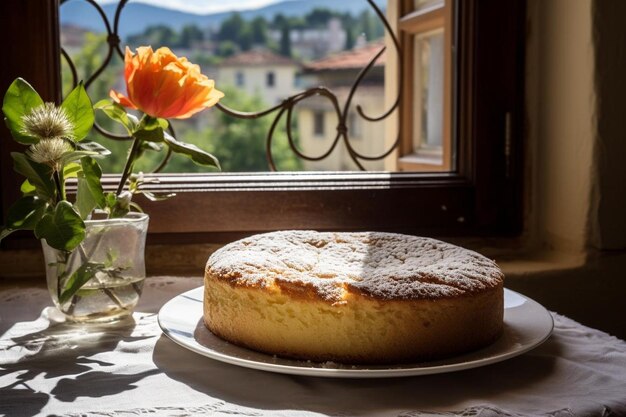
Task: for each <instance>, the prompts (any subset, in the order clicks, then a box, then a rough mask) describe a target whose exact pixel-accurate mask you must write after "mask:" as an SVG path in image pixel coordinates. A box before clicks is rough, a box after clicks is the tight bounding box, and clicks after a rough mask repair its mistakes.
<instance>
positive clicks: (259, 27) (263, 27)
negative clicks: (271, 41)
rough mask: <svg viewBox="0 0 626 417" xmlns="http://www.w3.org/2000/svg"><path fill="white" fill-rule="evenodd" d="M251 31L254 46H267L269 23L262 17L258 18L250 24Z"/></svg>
mask: <svg viewBox="0 0 626 417" xmlns="http://www.w3.org/2000/svg"><path fill="white" fill-rule="evenodd" d="M250 31H251V32H252V42H253V43H254V44H257V45H265V44H266V43H267V40H268V36H267V21H266V20H265V19H264V18H263V17H262V16H258V17H256V18H254V19H253V20H252V22H250Z"/></svg>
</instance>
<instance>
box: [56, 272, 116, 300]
mask: <svg viewBox="0 0 626 417" xmlns="http://www.w3.org/2000/svg"><path fill="white" fill-rule="evenodd" d="M104 268H105V265H104V264H103V263H95V262H85V263H84V264H82V265H81V266H80V267H79V268H78V269H77V270H76V271H75V272H74V273H73V274H72V275H71V276H70V277H69V278H68V280H67V281H66V282H65V286H64V288H63V291H62V292H61V295H60V296H59V303H60V304H65V303H66V302H67V301H69V300H70V298H72V296H73V295H74V294H76V292H77V291H78V290H79V289H80V288H81V287H82V286H83V285H85V284H86V283H87V281H89V280H90V279H91V278H93V277H94V276H95V275H96V273H97V272H99V271H102V270H103V269H104Z"/></svg>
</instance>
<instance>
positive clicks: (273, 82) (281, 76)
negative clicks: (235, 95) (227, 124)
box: [216, 49, 301, 110]
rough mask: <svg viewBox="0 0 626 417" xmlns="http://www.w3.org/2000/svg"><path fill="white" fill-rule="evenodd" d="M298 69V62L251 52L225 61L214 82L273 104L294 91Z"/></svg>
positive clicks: (260, 52) (264, 52)
mask: <svg viewBox="0 0 626 417" xmlns="http://www.w3.org/2000/svg"><path fill="white" fill-rule="evenodd" d="M300 68H301V66H300V64H299V63H298V62H296V61H294V60H292V59H290V58H286V57H284V56H281V55H277V54H275V53H273V52H271V51H268V50H261V49H259V50H251V51H247V52H242V53H239V54H237V55H233V56H231V57H229V58H227V59H225V60H224V61H223V62H222V63H221V64H220V65H219V68H218V72H217V78H216V80H217V82H218V83H219V85H221V86H224V85H230V86H233V87H236V88H238V89H240V90H243V91H245V92H246V93H248V94H250V95H259V96H260V97H262V98H263V100H264V101H265V102H266V103H267V104H268V105H275V104H277V103H280V102H281V101H282V100H283V99H285V98H286V97H289V96H291V95H292V94H293V93H294V92H295V90H296V88H297V77H296V76H297V74H298V72H299V70H300ZM259 110H260V109H259Z"/></svg>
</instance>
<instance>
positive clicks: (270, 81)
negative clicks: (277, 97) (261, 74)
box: [265, 71, 276, 87]
mask: <svg viewBox="0 0 626 417" xmlns="http://www.w3.org/2000/svg"><path fill="white" fill-rule="evenodd" d="M275 78H276V76H275V74H274V71H270V72H268V73H267V76H266V82H265V84H266V85H267V86H268V87H274V86H275V85H276V81H275Z"/></svg>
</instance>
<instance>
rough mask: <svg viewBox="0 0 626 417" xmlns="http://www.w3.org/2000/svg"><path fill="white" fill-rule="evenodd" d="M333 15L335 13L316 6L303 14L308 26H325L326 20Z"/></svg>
mask: <svg viewBox="0 0 626 417" xmlns="http://www.w3.org/2000/svg"><path fill="white" fill-rule="evenodd" d="M335 15H336V13H334V12H332V11H330V10H328V9H322V8H316V9H313V10H311V11H310V12H309V13H308V14H307V15H306V16H304V20H305V22H306V23H307V26H308V27H313V28H321V27H325V26H326V25H327V24H328V21H329V20H330V19H331V18H332V17H333V16H335Z"/></svg>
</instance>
